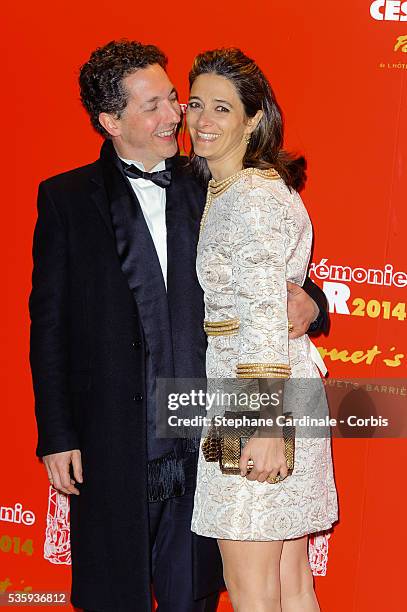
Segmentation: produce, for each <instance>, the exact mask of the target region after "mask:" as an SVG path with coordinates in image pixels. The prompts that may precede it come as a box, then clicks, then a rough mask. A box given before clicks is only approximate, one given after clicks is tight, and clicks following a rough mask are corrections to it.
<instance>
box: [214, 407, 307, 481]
mask: <svg viewBox="0 0 407 612" xmlns="http://www.w3.org/2000/svg"><path fill="white" fill-rule="evenodd" d="M243 414H244V415H246V416H247V417H248V418H253V416H254V415H253V412H251V413H247V412H227V411H226V412H225V414H224V418H225V419H229V418H233V419H235V418H239V417H241V416H242V415H243ZM282 429H283V438H284V455H285V459H286V462H287V467H288V474H289V475H290V474H291V473H292V471H293V469H294V450H295V427H292V426H287V425H284V426H283V428H282ZM255 431H256V427H250V426H241V427H234V426H233V425H231V426H225V425H222V426H217V425H215V420H214V419H212V423H211V425H210V427H209V430H208V433H207V435H206V436H205V438H204V439H203V442H202V453H203V456H204V458H205V461H210V462H215V461H219V467H220V470H221V472H222V473H223V474H234V475H238V474H240V468H239V461H240V457H241V455H242V450H243V448H244V446H245V444H246V443H247V442H248V441H249V439H250V438H251V437H252V436H253V434H254V433H255ZM252 468H253V461H252V460H249V462H248V465H247V469H248V471H251V469H252Z"/></svg>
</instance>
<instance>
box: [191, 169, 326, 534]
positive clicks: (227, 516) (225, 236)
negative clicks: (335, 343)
mask: <svg viewBox="0 0 407 612" xmlns="http://www.w3.org/2000/svg"><path fill="white" fill-rule="evenodd" d="M204 217H205V219H204V223H203V225H202V228H201V235H200V240H199V244H198V257H197V272H198V278H199V281H200V284H201V286H202V288H203V290H204V293H205V329H206V330H207V333H208V349H207V355H206V371H207V377H208V390H210V389H211V388H212V389H215V388H218V386H219V379H233V378H237V377H241V376H239V374H240V375H241V374H242V373H243V374H244V373H248V374H250V373H252V375H253V378H254V377H259V376H260V374H259V372H261V371H262V368H264V371H265V372H266V373H267V372H268V371H270V372H274V374H273V373H272V374H269V375H270V376H276V373H277V375H278V373H281V377H283V378H286V377H287V376H291V378H296V379H298V380H300V379H301V380H302V381H304V379H310V378H313V379H319V378H320V376H319V372H318V370H317V368H316V366H315V364H314V361H313V359H312V355H311V348H310V347H311V342H310V340H309V338H308V336H303V337H301V338H298V339H294V340H289V338H288V320H287V288H286V281H287V280H290V281H292V282H294V283H297V284H299V285H302V284H303V282H304V280H305V277H306V273H307V268H308V263H309V257H310V252H311V243H312V227H311V222H310V220H309V217H308V214H307V211H306V209H305V207H304V205H303V203H302V200H301V198H300V196H299V194H298V193H297V192H295V191H290V190H289V189H288V188H287V187H286V185H285V183H284V182H283V181H282V180H281V178H280V177H279V176H278V175H277V174H276V173H275V172H274V173H270V171H269V172H267V171H266V172H263V171H253V169H247V170H243V171H242V172H240V173H239V174H238V175H237V176H236V178H235V180H234V181H232V182H231V184H229V185H228V187H227V189H226V190H225V191H223V192H221V193H220V194H219V195H216V197H215V198H213V200H212V201H211V203H210V207H209V208H208V207H207V210H206V212H205V215H204ZM236 321H237V322H238V323H236ZM222 322H223V323H222ZM222 330H223V331H225V332H226V333H222ZM241 382H242V383H243V382H245V381H241ZM297 395H298V388H297ZM294 404H295V406H296V408H298V412H299V413H301V398H299V401H295V402H294ZM336 520H337V495H336V488H335V482H334V477H333V467H332V457H331V441H330V438H329V436H327V437H318V438H317V437H315V438H305V437H303V438H302V437H300V436H299V437H298V436H297V437H296V447H295V465H294V471H293V473H292V475H291V476H289V477H288V478H286V479H285V480H283V481H282V482H280V483H277V484H272V485H271V484H268V483H260V482H251V481H249V480H247V479H246V478H242V477H241V476H231V475H224V474H222V473H221V471H220V469H219V465H218V464H217V463H207V462H206V461H205V460H204V457H203V455H202V450H201V451H200V456H199V463H198V481H197V488H196V493H195V506H194V512H193V517H192V531H194V532H195V533H198V534H200V535H203V536H208V537H213V538H221V539H234V540H283V539H290V538H297V537H300V536H303V535H305V534H310V533H315V532H320V531H323V530H326V529H329V528H330V527H331V526H332V524H333V523H334V522H335V521H336Z"/></svg>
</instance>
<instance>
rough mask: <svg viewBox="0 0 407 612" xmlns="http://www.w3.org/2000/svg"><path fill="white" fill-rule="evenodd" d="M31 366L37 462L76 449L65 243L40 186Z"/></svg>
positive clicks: (31, 306) (58, 220) (31, 305)
mask: <svg viewBox="0 0 407 612" xmlns="http://www.w3.org/2000/svg"><path fill="white" fill-rule="evenodd" d="M33 262H34V269H33V274H32V290H31V294H30V299H29V310H30V317H31V329H30V364H31V372H32V378H33V387H34V396H35V416H36V419H37V428H38V445H37V450H36V454H37V455H38V456H39V457H42V456H44V455H48V454H51V453H57V452H62V451H67V450H72V449H75V448H78V440H77V435H76V433H75V431H74V428H73V424H72V414H71V407H70V401H69V394H68V312H67V309H68V264H67V238H66V231H65V228H64V225H63V223H62V220H61V217H60V215H59V214H58V212H57V209H56V207H55V204H54V202H53V201H52V199H51V197H50V196H49V194H48V193H47V188H46V185H45V184H44V183H42V184H41V185H40V188H39V192H38V220H37V223H36V226H35V231H34V242H33Z"/></svg>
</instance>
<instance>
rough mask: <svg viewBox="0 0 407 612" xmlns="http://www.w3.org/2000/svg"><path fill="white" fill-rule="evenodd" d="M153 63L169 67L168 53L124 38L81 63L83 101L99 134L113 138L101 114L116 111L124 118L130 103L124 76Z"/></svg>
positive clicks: (112, 42)
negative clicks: (102, 121) (124, 112)
mask: <svg viewBox="0 0 407 612" xmlns="http://www.w3.org/2000/svg"><path fill="white" fill-rule="evenodd" d="M152 64H159V65H160V66H161V67H162V68H164V70H165V69H166V67H167V57H166V56H165V55H164V53H163V52H162V51H161V50H160V49H159V48H158V47H155V46H154V45H143V44H142V43H140V42H137V41H136V40H125V39H124V40H119V41H116V40H112V41H111V42H109V43H107V45H105V46H104V47H98V48H97V49H96V50H95V51H93V53H92V54H91V56H90V58H89V60H88V61H87V62H86V63H85V64H83V66H81V68H80V73H79V86H80V95H81V101H82V104H83V106H84V107H85V109H86V110H87V112H88V114H89V116H90V120H91V123H92V125H93V127H94V128H95V130H96V131H97V132H99V134H102V136H104V137H105V138H110V135H109V134H108V132H107V131H106V130H105V129H104V128H103V127H102V126H101V124H100V123H99V114H100V113H112V114H115V115H116V117H117V118H118V119H120V115H121V113H122V112H123V111H124V109H125V108H126V106H127V102H128V92H127V91H126V88H125V87H124V85H123V79H124V78H125V77H127V76H128V75H129V74H132V73H133V72H135V71H136V70H139V69H140V68H146V67H147V66H150V65H152Z"/></svg>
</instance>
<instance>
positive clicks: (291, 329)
mask: <svg viewBox="0 0 407 612" xmlns="http://www.w3.org/2000/svg"><path fill="white" fill-rule="evenodd" d="M293 330H294V325H293V324H292V323H291V321H288V331H289V332H292V331H293Z"/></svg>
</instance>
